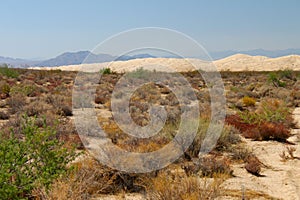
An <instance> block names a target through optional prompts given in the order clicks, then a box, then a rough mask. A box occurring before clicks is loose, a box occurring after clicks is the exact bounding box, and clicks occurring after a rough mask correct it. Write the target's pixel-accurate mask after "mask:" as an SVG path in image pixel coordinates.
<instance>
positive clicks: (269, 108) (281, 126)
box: [226, 98, 293, 142]
mask: <svg viewBox="0 0 300 200" xmlns="http://www.w3.org/2000/svg"><path fill="white" fill-rule="evenodd" d="M226 122H227V123H228V124H231V125H233V126H234V127H236V128H237V129H239V130H240V131H241V132H242V133H243V135H244V136H245V137H246V138H252V139H254V140H277V141H280V142H287V140H286V139H287V138H289V137H290V136H291V134H290V130H289V128H290V127H291V126H293V124H292V119H291V114H290V111H289V108H288V107H287V106H286V104H285V103H284V102H283V101H281V100H278V99H273V98H265V99H263V100H262V101H261V102H260V105H259V106H258V108H257V109H256V110H254V111H248V110H246V111H244V112H242V111H240V112H239V114H238V115H231V116H227V118H226Z"/></svg>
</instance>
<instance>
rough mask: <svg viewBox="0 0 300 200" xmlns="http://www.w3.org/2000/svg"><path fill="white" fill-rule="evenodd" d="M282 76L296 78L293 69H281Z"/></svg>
mask: <svg viewBox="0 0 300 200" xmlns="http://www.w3.org/2000/svg"><path fill="white" fill-rule="evenodd" d="M279 74H280V77H281V78H287V79H293V78H294V73H293V71H292V70H291V69H288V68H286V69H284V70H280V71H279Z"/></svg>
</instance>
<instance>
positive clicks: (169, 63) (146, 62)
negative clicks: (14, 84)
mask: <svg viewBox="0 0 300 200" xmlns="http://www.w3.org/2000/svg"><path fill="white" fill-rule="evenodd" d="M213 65H215V66H216V67H217V68H218V70H222V71H224V70H230V71H247V70H250V71H275V70H280V69H286V68H288V69H292V70H300V56H298V55H290V56H284V57H279V58H268V57H264V56H249V55H243V54H236V55H233V56H230V57H227V58H224V59H220V60H216V61H214V62H206V61H202V60H199V59H177V58H144V59H134V60H129V61H115V62H107V63H96V64H81V65H68V66H59V67H35V69H45V70H49V69H61V70H65V71H80V70H83V69H84V70H85V71H99V69H102V68H106V67H109V68H111V69H112V70H114V71H117V72H126V71H132V70H135V69H137V68H140V67H143V68H144V69H148V70H154V69H155V70H157V71H174V70H176V71H189V70H192V69H195V68H197V69H203V70H208V69H211V68H212V66H213Z"/></svg>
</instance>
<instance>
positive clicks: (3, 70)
mask: <svg viewBox="0 0 300 200" xmlns="http://www.w3.org/2000/svg"><path fill="white" fill-rule="evenodd" d="M0 74H1V75H3V76H6V77H8V78H17V77H18V76H19V73H18V72H17V71H16V70H15V69H12V68H9V67H8V65H6V64H3V65H0Z"/></svg>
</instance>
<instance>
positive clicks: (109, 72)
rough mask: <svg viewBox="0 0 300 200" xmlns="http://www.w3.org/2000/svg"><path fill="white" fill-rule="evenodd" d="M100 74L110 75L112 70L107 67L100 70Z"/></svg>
mask: <svg viewBox="0 0 300 200" xmlns="http://www.w3.org/2000/svg"><path fill="white" fill-rule="evenodd" d="M100 73H101V74H111V73H112V70H111V69H110V68H109V67H107V68H103V69H101V70H100Z"/></svg>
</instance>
